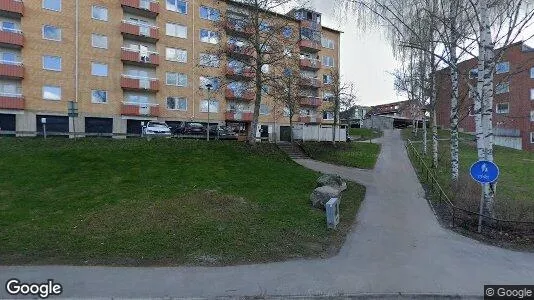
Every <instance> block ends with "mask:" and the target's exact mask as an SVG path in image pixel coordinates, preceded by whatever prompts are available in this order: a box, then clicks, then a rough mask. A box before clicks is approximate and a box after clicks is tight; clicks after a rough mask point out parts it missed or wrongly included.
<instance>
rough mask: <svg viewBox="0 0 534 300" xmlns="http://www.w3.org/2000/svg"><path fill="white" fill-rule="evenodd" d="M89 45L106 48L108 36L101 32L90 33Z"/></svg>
mask: <svg viewBox="0 0 534 300" xmlns="http://www.w3.org/2000/svg"><path fill="white" fill-rule="evenodd" d="M91 45H92V46H93V47H94V48H102V49H107V48H108V37H107V36H105V35H102V34H96V33H93V34H92V35H91Z"/></svg>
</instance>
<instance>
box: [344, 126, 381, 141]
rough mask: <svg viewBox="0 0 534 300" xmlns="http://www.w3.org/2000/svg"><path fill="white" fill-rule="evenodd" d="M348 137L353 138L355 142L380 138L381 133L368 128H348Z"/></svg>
mask: <svg viewBox="0 0 534 300" xmlns="http://www.w3.org/2000/svg"><path fill="white" fill-rule="evenodd" d="M349 135H351V136H354V137H355V138H356V140H371V139H376V138H379V137H381V136H382V131H376V130H374V129H368V128H350V129H349Z"/></svg>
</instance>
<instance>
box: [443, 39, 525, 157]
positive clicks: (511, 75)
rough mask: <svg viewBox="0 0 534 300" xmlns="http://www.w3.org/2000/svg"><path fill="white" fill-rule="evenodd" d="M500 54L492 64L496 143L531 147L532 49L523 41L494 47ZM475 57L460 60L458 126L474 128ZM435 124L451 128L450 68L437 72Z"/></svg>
mask: <svg viewBox="0 0 534 300" xmlns="http://www.w3.org/2000/svg"><path fill="white" fill-rule="evenodd" d="M496 55H497V57H501V59H500V61H499V62H498V63H497V64H496V66H495V73H494V74H495V75H494V89H493V91H494V107H493V113H494V114H493V127H494V138H495V144H497V145H502V146H507V147H512V148H516V149H523V150H528V151H534V49H532V48H530V47H528V46H526V45H525V44H523V43H522V42H519V43H515V44H513V45H510V46H509V47H507V48H506V49H500V50H499V51H497V54H496ZM477 62H478V61H477V60H476V59H474V58H473V59H469V60H466V61H463V62H461V63H460V64H459V70H460V74H461V76H460V101H459V103H460V123H459V130H461V131H465V132H475V114H474V109H473V108H474V95H475V94H474V91H473V90H470V88H469V85H471V86H472V87H476V81H477V73H478V69H477ZM436 79H437V86H438V100H437V119H438V125H440V126H442V127H443V128H450V114H451V113H450V109H451V79H450V70H449V69H448V68H446V69H442V70H440V71H439V72H438V73H437V78H436Z"/></svg>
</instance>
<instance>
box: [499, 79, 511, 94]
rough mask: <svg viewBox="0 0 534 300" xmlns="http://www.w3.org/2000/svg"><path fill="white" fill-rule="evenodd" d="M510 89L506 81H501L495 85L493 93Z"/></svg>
mask: <svg viewBox="0 0 534 300" xmlns="http://www.w3.org/2000/svg"><path fill="white" fill-rule="evenodd" d="M509 91H510V84H509V83H508V82H501V83H498V84H497V85H496V86H495V94H504V93H508V92H509Z"/></svg>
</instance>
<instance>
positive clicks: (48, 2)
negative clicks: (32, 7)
mask: <svg viewBox="0 0 534 300" xmlns="http://www.w3.org/2000/svg"><path fill="white" fill-rule="evenodd" d="M43 8H44V9H48V10H53V11H61V0H43Z"/></svg>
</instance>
